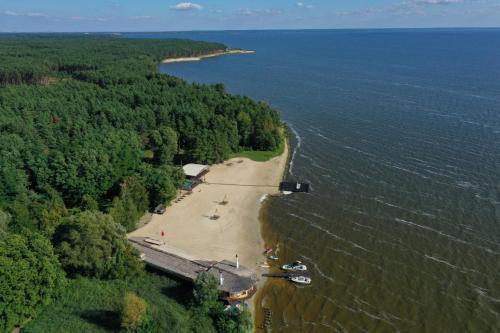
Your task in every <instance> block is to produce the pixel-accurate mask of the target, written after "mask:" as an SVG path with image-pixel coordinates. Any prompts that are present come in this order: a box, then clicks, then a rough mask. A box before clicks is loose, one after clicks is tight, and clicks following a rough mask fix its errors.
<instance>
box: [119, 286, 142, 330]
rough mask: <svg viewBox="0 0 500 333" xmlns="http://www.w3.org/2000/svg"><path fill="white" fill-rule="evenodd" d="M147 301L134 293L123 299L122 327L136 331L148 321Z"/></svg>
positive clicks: (126, 295)
mask: <svg viewBox="0 0 500 333" xmlns="http://www.w3.org/2000/svg"><path fill="white" fill-rule="evenodd" d="M146 314H147V304H146V301H145V300H143V299H142V298H140V297H139V296H137V295H136V294H134V293H131V292H129V293H127V294H125V296H124V297H123V301H122V309H121V327H123V328H125V329H127V330H130V331H134V330H137V329H138V328H139V327H141V326H142V325H143V324H144V323H145V321H146Z"/></svg>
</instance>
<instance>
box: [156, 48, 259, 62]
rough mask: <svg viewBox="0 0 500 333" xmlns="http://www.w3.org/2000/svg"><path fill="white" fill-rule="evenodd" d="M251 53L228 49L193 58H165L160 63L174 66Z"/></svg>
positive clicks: (250, 51)
mask: <svg viewBox="0 0 500 333" xmlns="http://www.w3.org/2000/svg"><path fill="white" fill-rule="evenodd" d="M253 53H255V51H252V50H239V49H237V50H232V49H228V50H223V51H222V50H220V51H216V52H213V53H209V54H204V55H199V56H194V57H179V58H167V59H164V60H163V61H162V62H161V63H162V64H174V63H178V62H193V61H200V60H203V59H206V58H214V57H221V56H225V55H231V54H253Z"/></svg>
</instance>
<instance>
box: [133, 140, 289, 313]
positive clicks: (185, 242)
mask: <svg viewBox="0 0 500 333" xmlns="http://www.w3.org/2000/svg"><path fill="white" fill-rule="evenodd" d="M287 161H288V146H286V148H285V151H284V152H283V154H281V155H280V156H278V157H275V158H273V159H271V160H269V161H267V162H255V161H252V160H250V159H247V158H233V159H230V160H228V161H225V162H224V163H221V164H217V165H213V166H211V167H210V172H209V173H208V174H207V175H206V177H205V181H206V183H204V184H201V185H199V186H198V187H196V188H195V189H194V191H193V193H192V194H191V195H188V196H186V197H185V198H184V199H183V200H182V201H180V202H178V203H173V204H172V205H171V206H169V207H168V208H167V211H166V213H165V214H163V215H153V217H152V219H151V221H150V222H149V223H148V224H147V225H145V226H143V227H142V228H140V229H138V230H136V231H133V232H132V233H130V234H129V236H131V237H134V236H135V237H151V238H155V239H162V240H163V241H164V242H165V244H166V247H168V249H169V251H171V252H174V253H175V252H177V253H178V254H180V255H184V256H188V257H190V258H193V259H206V260H223V259H227V260H232V261H234V260H235V255H236V254H238V257H239V259H240V263H241V265H244V266H246V267H248V268H250V269H251V270H253V271H255V272H256V274H257V276H258V277H259V278H260V276H261V273H263V272H264V271H265V270H266V269H264V268H261V267H260V264H261V263H262V262H263V261H265V259H266V258H265V257H264V256H263V255H262V252H263V249H264V240H263V237H262V235H261V223H260V221H259V211H260V207H261V205H262V199H263V198H264V196H265V195H274V194H278V193H279V191H278V188H277V185H279V182H280V181H281V180H282V177H283V173H284V170H285V169H286V164H287ZM241 185H259V186H241ZM269 185H273V186H269ZM224 199H225V200H227V204H226V205H221V204H220V202H221V201H223V200H224ZM215 213H217V215H219V216H220V218H219V219H218V220H216V221H214V220H211V219H210V216H212V215H214V214H215ZM162 231H163V232H164V237H162V236H161V234H162ZM261 285H262V284H261ZM254 298H255V297H254ZM254 298H253V299H254ZM253 299H251V300H250V302H249V303H250V307H251V309H252V312H253Z"/></svg>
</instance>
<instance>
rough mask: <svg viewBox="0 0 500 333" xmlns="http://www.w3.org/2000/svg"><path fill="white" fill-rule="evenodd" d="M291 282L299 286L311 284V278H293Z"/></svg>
mask: <svg viewBox="0 0 500 333" xmlns="http://www.w3.org/2000/svg"><path fill="white" fill-rule="evenodd" d="M290 281H292V282H295V283H299V284H311V278H310V277H307V276H292V277H291V278H290Z"/></svg>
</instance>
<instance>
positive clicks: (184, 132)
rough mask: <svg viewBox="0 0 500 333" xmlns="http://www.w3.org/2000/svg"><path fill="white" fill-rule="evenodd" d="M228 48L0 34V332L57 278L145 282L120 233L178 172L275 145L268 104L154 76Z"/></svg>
mask: <svg viewBox="0 0 500 333" xmlns="http://www.w3.org/2000/svg"><path fill="white" fill-rule="evenodd" d="M225 48H226V47H225V46H224V45H222V44H218V43H206V42H194V41H189V40H129V39H123V38H118V37H117V38H114V37H105V36H77V35H72V36H68V35H66V36H52V35H41V36H33V35H24V36H10V35H4V36H0V249H2V251H1V252H0V331H9V330H10V329H12V327H14V326H15V325H19V324H21V323H23V322H24V321H26V320H27V319H30V318H34V317H36V315H37V314H38V313H40V311H42V310H43V308H44V307H46V306H47V305H48V304H50V302H51V301H52V300H53V299H54V298H56V297H58V295H59V294H60V291H61V290H62V288H63V287H64V286H65V285H66V284H67V283H70V284H71V283H72V282H71V281H70V282H68V281H67V278H70V279H73V278H79V277H82V276H85V277H89V278H91V279H100V280H110V279H111V280H113V279H115V280H116V279H118V280H120V279H122V280H123V279H130V278H139V277H140V276H142V275H143V274H144V273H143V270H144V269H143V266H142V264H141V263H140V261H139V259H138V257H137V253H136V252H135V251H134V250H133V249H132V248H131V246H130V245H129V244H128V243H127V242H126V239H125V232H126V231H127V230H128V231H130V230H133V229H134V228H135V225H136V222H137V220H138V219H139V218H140V216H142V215H143V214H144V212H146V211H147V210H148V209H150V208H151V207H154V206H155V205H157V204H159V203H168V202H169V201H170V200H171V199H172V198H173V197H174V196H175V193H176V189H177V188H178V186H179V185H180V184H181V182H182V180H183V177H184V175H183V173H182V169H181V168H180V167H179V166H180V165H181V164H183V163H187V162H198V163H209V164H211V163H216V162H220V161H222V160H224V159H225V158H227V157H228V156H231V155H232V154H234V153H236V152H239V151H246V152H248V151H277V150H279V149H280V147H282V140H283V139H282V135H281V134H280V128H281V126H282V124H281V122H280V118H279V115H278V113H277V112H276V111H275V110H273V109H271V108H270V107H269V106H267V105H266V104H264V103H260V102H254V101H252V100H250V99H249V98H246V97H241V96H231V95H229V94H228V93H227V92H226V91H225V88H224V86H223V85H220V84H217V85H212V86H209V85H200V84H188V83H186V82H185V81H183V80H181V79H178V78H175V77H171V76H168V75H163V74H160V73H159V72H158V63H159V62H160V61H161V60H162V59H165V58H168V57H177V56H191V55H201V54H205V53H210V52H213V51H216V50H224V49H225ZM35 244H36V245H35ZM21 277H22V278H21Z"/></svg>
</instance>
